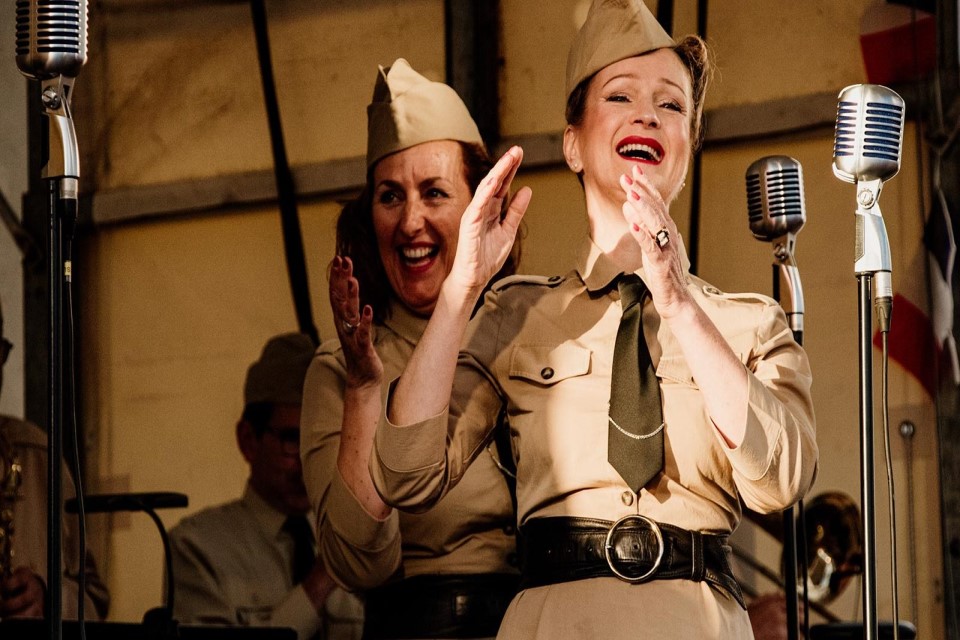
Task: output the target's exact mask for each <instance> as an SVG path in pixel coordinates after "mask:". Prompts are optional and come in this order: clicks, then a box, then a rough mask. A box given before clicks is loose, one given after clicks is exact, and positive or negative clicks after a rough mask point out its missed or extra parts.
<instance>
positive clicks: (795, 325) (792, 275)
mask: <svg viewBox="0 0 960 640" xmlns="http://www.w3.org/2000/svg"><path fill="white" fill-rule="evenodd" d="M796 241H797V237H796V234H794V233H792V232H791V233H787V234H786V235H785V236H783V237H781V238H777V239H776V240H774V241H773V258H774V261H773V298H774V300H776V301H777V302H780V297H781V294H780V292H781V289H782V288H783V287H784V286H785V287H786V288H787V290H788V291H789V292H790V306H789V307H788V308H786V309H785V312H786V314H787V321H788V322H789V323H790V329H791V330H792V331H793V338H794V340H796V341H797V344H799V345H800V346H803V311H804V304H803V287H802V286H801V284H800V272H799V271H798V270H797V265H796V263H795V261H794V258H793V250H794V247H795V246H796ZM782 514H783V563H784V571H783V573H784V575H783V583H784V585H783V589H784V594H785V596H786V601H787V638H788V640H798V639H799V637H800V619H799V614H798V610H799V608H800V607H799V602H800V598H799V594H798V593H797V518H796V513H795V510H794V508H793V507H787V508H786V509H784V510H783V512H782ZM804 560H806V558H804ZM804 580H806V575H804Z"/></svg>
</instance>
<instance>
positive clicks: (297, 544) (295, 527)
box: [283, 515, 316, 584]
mask: <svg viewBox="0 0 960 640" xmlns="http://www.w3.org/2000/svg"><path fill="white" fill-rule="evenodd" d="M283 529H284V531H286V532H287V533H289V534H290V537H291V538H293V562H292V567H291V568H292V572H291V575H292V576H293V584H300V583H301V582H303V579H304V578H305V577H307V574H308V573H310V569H312V568H313V561H314V560H315V559H316V554H315V553H314V551H313V530H312V529H310V523H309V522H307V516H303V515H300V516H288V517H287V521H286V522H284V523H283Z"/></svg>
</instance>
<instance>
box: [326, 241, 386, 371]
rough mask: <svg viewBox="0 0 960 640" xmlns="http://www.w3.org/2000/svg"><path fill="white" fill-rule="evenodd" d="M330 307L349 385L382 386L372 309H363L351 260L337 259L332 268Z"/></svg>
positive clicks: (367, 307)
mask: <svg viewBox="0 0 960 640" xmlns="http://www.w3.org/2000/svg"><path fill="white" fill-rule="evenodd" d="M330 306H331V308H332V310H333V321H334V324H335V325H336V327H337V337H338V338H340V346H341V347H342V349H343V355H344V358H345V359H346V362H347V386H350V387H354V388H358V387H366V386H375V387H377V388H379V387H380V383H381V379H382V378H383V363H382V362H381V361H380V356H378V355H377V351H376V349H374V347H373V309H372V308H371V307H370V305H365V306H364V307H363V311H362V312H361V310H360V284H359V283H358V282H357V279H356V278H355V277H354V276H353V262H352V261H351V260H350V258H347V257H341V256H336V257H335V258H334V259H333V264H332V266H331V268H330Z"/></svg>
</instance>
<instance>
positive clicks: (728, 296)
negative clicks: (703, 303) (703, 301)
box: [700, 284, 777, 304]
mask: <svg viewBox="0 0 960 640" xmlns="http://www.w3.org/2000/svg"><path fill="white" fill-rule="evenodd" d="M700 290H701V291H702V292H703V295H705V296H706V297H707V298H716V299H720V300H732V301H741V302H748V303H756V302H760V303H763V304H777V302H776V300H774V299H773V298H771V297H769V296H765V295H763V294H762V293H753V292H749V291H747V292H742V293H726V292H724V291H720V289H717V288H716V287H715V286H713V285H711V284H705V285H703V286H701V287H700Z"/></svg>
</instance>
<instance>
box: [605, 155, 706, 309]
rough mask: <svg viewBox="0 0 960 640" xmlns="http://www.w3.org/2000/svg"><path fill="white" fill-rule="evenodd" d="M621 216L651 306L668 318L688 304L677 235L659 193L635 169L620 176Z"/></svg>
mask: <svg viewBox="0 0 960 640" xmlns="http://www.w3.org/2000/svg"><path fill="white" fill-rule="evenodd" d="M620 187H621V188H622V189H623V194H624V203H623V215H624V217H625V218H626V220H627V223H628V224H629V226H630V234H631V235H632V236H633V238H634V239H635V240H636V241H637V244H639V245H640V249H641V250H642V252H643V272H644V276H645V282H646V285H647V286H648V287H649V288H650V296H651V297H652V298H653V304H654V305H655V306H656V308H657V312H658V313H659V314H660V316H661V317H664V318H669V317H671V316H672V315H674V314H675V313H677V312H678V311H679V309H680V308H681V307H682V305H683V304H684V303H686V302H688V301H689V300H688V298H689V293H688V292H687V288H686V284H687V279H686V271H685V269H684V268H683V263H682V261H681V258H680V251H679V250H678V247H679V245H680V233H679V232H678V231H677V225H676V223H675V222H674V221H673V219H672V218H671V217H670V212H669V211H668V208H667V204H666V203H665V202H664V201H663V198H662V197H661V195H660V193H659V192H658V191H657V189H656V188H655V187H654V186H653V184H651V182H650V181H649V180H648V179H647V178H646V176H644V175H643V170H642V169H640V167H639V166H634V167H633V169H632V171H631V172H630V175H626V174H624V175H621V176H620Z"/></svg>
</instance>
